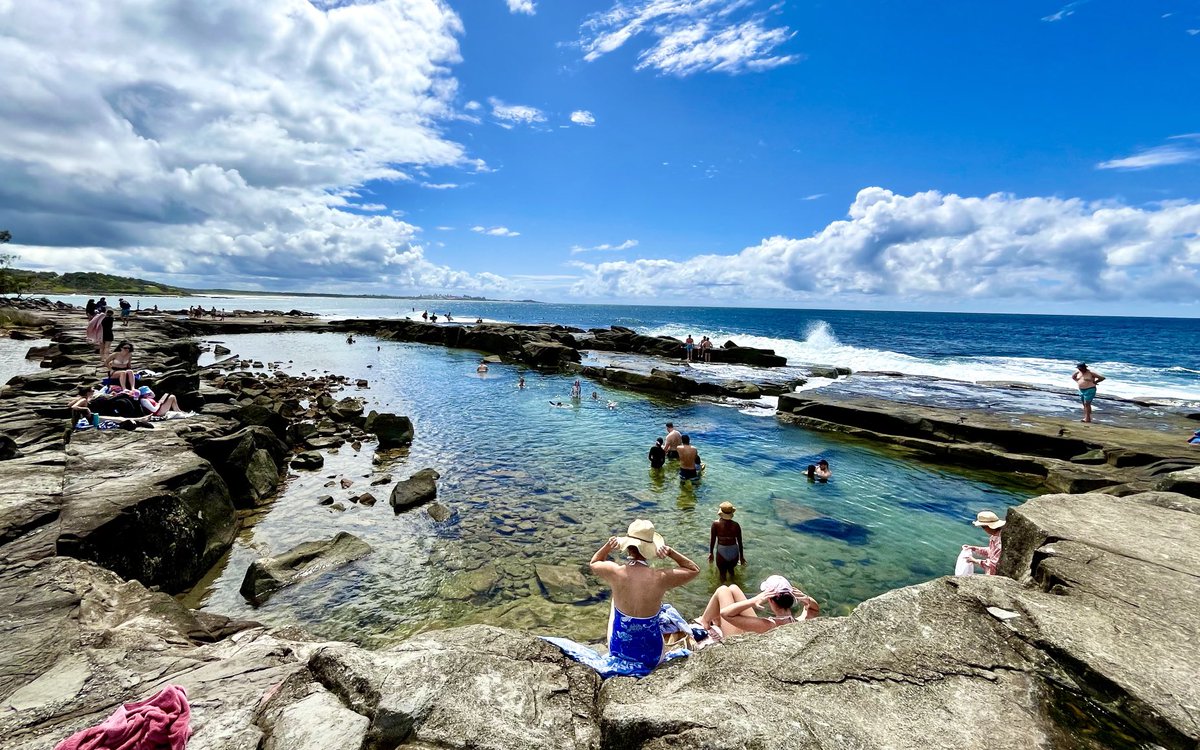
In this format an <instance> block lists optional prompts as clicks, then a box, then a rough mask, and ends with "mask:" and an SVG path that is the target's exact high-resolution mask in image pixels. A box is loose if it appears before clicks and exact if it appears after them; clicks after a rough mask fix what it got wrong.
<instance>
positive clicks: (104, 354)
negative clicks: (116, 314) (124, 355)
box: [97, 298, 113, 367]
mask: <svg viewBox="0 0 1200 750" xmlns="http://www.w3.org/2000/svg"><path fill="white" fill-rule="evenodd" d="M101 300H102V301H103V298H101ZM97 307H98V306H97ZM112 342H113V311H112V310H108V309H105V311H104V317H103V318H101V319H100V366H101V367H105V366H107V364H108V350H109V347H111V346H112Z"/></svg>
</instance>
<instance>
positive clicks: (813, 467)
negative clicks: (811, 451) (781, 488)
mask: <svg viewBox="0 0 1200 750" xmlns="http://www.w3.org/2000/svg"><path fill="white" fill-rule="evenodd" d="M804 473H805V474H807V475H809V476H810V477H811V476H812V475H813V474H816V473H817V465H816V464H809V465H808V468H806V469H805V470H804Z"/></svg>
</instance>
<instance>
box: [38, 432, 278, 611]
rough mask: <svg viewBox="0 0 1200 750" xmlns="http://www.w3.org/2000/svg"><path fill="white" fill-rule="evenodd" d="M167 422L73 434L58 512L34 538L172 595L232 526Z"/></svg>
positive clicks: (216, 481) (208, 469)
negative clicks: (145, 428)
mask: <svg viewBox="0 0 1200 750" xmlns="http://www.w3.org/2000/svg"><path fill="white" fill-rule="evenodd" d="M183 421H187V420H180V422H183ZM176 428H177V425H175V424H172V423H169V422H163V423H160V427H159V429H158V430H155V431H154V432H151V433H144V432H142V431H140V430H139V431H137V432H126V431H124V430H115V431H113V432H115V433H117V434H105V433H98V432H96V431H94V430H92V431H87V432H83V433H79V434H77V435H75V436H74V439H73V440H72V441H71V444H70V446H69V447H68V449H67V457H66V467H65V470H64V473H63V483H62V506H61V507H62V510H61V513H60V515H59V517H58V519H57V522H56V523H55V524H54V525H53V527H52V533H51V534H43V535H42V537H43V538H44V539H46V540H47V541H50V542H52V543H53V549H54V552H55V553H56V554H59V555H69V556H71V557H77V558H80V559H85V560H92V561H94V562H96V563H99V564H100V565H103V566H104V567H106V568H108V569H110V570H112V571H114V572H116V573H118V574H119V575H121V576H122V577H125V578H136V579H137V580H139V581H141V582H142V583H144V584H146V585H147V586H159V587H161V588H162V589H164V590H166V591H169V592H172V593H174V592H178V591H180V590H182V589H185V588H187V587H189V586H191V585H192V584H194V583H195V582H196V581H197V580H198V579H199V578H200V577H201V576H202V575H204V573H206V572H207V571H208V570H209V568H211V567H212V566H213V565H214V564H215V563H216V562H217V560H218V559H220V557H221V555H222V554H224V553H225V551H226V550H227V549H228V548H229V546H230V544H232V542H233V537H234V535H235V534H236V533H237V527H238V522H237V516H236V513H235V511H234V507H233V503H232V502H231V500H230V494H229V488H228V486H227V485H226V483H225V481H224V480H223V479H222V478H221V476H220V475H219V474H218V473H217V471H215V470H214V469H213V466H212V464H210V463H209V462H208V461H206V460H204V459H203V458H201V457H200V456H198V455H196V454H195V453H193V452H192V451H191V449H190V446H188V444H187V443H186V442H185V441H184V440H183V439H181V438H179V437H176V436H175V435H173V434H172V433H171V431H170V430H172V429H176ZM268 463H270V461H269V459H268ZM271 469H272V470H273V469H274V464H273V463H271Z"/></svg>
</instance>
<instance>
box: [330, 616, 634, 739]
mask: <svg viewBox="0 0 1200 750" xmlns="http://www.w3.org/2000/svg"><path fill="white" fill-rule="evenodd" d="M309 669H310V670H311V671H312V673H313V674H314V675H315V676H316V678H317V679H318V680H319V681H320V682H321V684H323V685H324V686H326V688H327V689H328V690H329V691H330V692H331V693H333V694H334V695H336V696H338V698H340V699H341V700H342V701H343V702H344V703H345V704H346V705H347V706H349V707H350V708H351V709H353V710H354V711H356V712H357V713H360V714H362V715H364V716H369V717H371V723H370V728H369V729H368V731H367V742H366V745H365V746H366V747H372V748H396V747H406V748H410V747H411V748H443V749H444V750H467V749H468V748H470V749H471V750H510V749H511V748H517V747H519V748H525V749H526V750H598V748H599V747H600V728H599V726H598V725H597V724H596V721H595V713H596V706H595V695H596V690H597V688H598V686H599V683H600V680H599V678H598V677H597V676H596V674H595V673H594V672H592V671H591V670H590V669H587V668H586V667H583V666H581V665H579V664H576V663H574V662H571V661H568V660H567V659H565V658H564V657H563V656H562V654H561V652H559V650H558V649H556V648H555V647H553V646H551V645H550V644H548V643H546V642H545V641H542V640H540V639H538V638H535V637H533V636H531V635H525V634H519V633H512V632H509V631H505V630H500V629H499V628H494V627H488V626H484V625H477V626H472V627H465V628H454V629H452V630H442V631H438V632H435V633H429V634H426V635H420V636H417V637H415V638H411V639H409V640H407V641H404V642H403V643H401V644H400V645H398V646H395V647H393V648H391V649H388V650H387V651H380V652H367V651H362V650H360V649H356V648H354V647H352V646H327V647H325V648H322V649H320V650H319V651H317V652H316V653H315V654H314V655H313V657H312V659H311V660H310V661H309ZM609 747H617V746H616V745H609Z"/></svg>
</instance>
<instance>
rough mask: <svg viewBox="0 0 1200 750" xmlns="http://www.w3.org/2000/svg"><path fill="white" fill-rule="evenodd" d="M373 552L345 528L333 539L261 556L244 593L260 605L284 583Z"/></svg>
mask: <svg viewBox="0 0 1200 750" xmlns="http://www.w3.org/2000/svg"><path fill="white" fill-rule="evenodd" d="M370 552H371V546H370V545H369V544H367V543H366V542H364V541H363V540H361V539H359V538H358V537H356V536H354V535H353V534H349V533H347V532H344V531H343V532H339V533H338V534H337V536H335V537H333V538H332V539H324V540H321V541H316V542H304V543H303V544H298V545H296V546H295V547H293V548H291V549H290V550H288V551H287V552H284V553H283V554H281V555H275V556H274V557H260V558H259V559H257V560H255V561H254V562H252V563H250V567H249V568H247V569H246V576H245V578H243V579H242V587H241V593H242V596H244V597H246V599H248V600H249V601H250V602H251V603H252V604H254V605H256V606H257V605H260V604H262V603H264V602H265V601H267V599H269V598H270V597H271V595H272V594H274V593H275V592H276V591H279V590H280V589H282V588H284V587H285V586H291V585H292V584H294V583H297V582H299V581H301V580H303V579H305V578H310V577H312V576H314V575H317V574H318V573H323V572H325V571H327V570H331V569H333V568H336V567H340V566H342V565H345V564H347V563H351V562H354V561H355V560H358V559H360V558H362V557H365V556H367V555H368V554H370Z"/></svg>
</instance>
